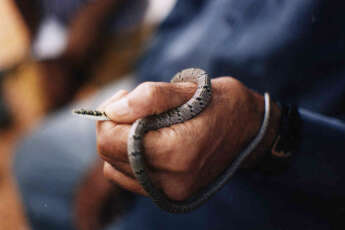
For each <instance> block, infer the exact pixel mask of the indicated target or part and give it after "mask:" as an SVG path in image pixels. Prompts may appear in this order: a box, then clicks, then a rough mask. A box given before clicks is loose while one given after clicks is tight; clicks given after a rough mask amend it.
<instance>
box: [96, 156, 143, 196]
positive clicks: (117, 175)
mask: <svg viewBox="0 0 345 230" xmlns="http://www.w3.org/2000/svg"><path fill="white" fill-rule="evenodd" d="M103 172H104V176H105V177H106V178H107V179H109V180H111V181H112V182H114V183H116V184H117V185H119V186H120V187H122V188H124V189H126V190H129V191H132V192H134V193H138V194H141V195H144V196H147V193H146V192H145V190H144V189H143V188H142V187H141V185H140V184H139V183H138V182H137V181H136V180H135V179H133V178H130V177H128V176H126V175H125V174H123V173H122V172H120V171H119V170H117V169H115V168H114V167H112V166H111V165H110V164H109V163H107V162H105V163H104V167H103Z"/></svg>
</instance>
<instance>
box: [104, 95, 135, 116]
mask: <svg viewBox="0 0 345 230" xmlns="http://www.w3.org/2000/svg"><path fill="white" fill-rule="evenodd" d="M129 111H130V108H129V106H128V100H127V98H122V99H121V100H119V101H117V102H115V103H111V104H109V105H108V106H107V107H106V108H105V113H106V114H107V115H108V116H109V117H110V118H115V119H116V117H121V116H125V115H127V114H128V113H129Z"/></svg>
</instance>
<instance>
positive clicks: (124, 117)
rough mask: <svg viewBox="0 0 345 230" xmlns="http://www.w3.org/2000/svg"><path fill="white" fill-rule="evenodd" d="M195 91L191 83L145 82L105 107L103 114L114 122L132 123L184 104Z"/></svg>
mask: <svg viewBox="0 0 345 230" xmlns="http://www.w3.org/2000/svg"><path fill="white" fill-rule="evenodd" d="M195 90H196V85H195V84H194V83H191V82H183V83H165V82H145V83H143V84H141V85H139V86H138V87H136V88H135V89H134V90H133V91H132V92H130V93H129V94H128V95H126V96H125V97H123V98H122V99H121V100H119V101H116V102H114V103H110V104H109V105H107V106H106V108H105V113H106V114H107V116H108V117H109V118H110V119H111V120H113V121H115V122H118V123H132V122H134V121H135V120H137V119H139V118H143V117H146V116H148V115H152V114H158V113H162V112H164V111H166V110H168V109H171V108H174V107H177V106H179V105H181V104H183V103H185V102H186V101H188V99H189V98H191V97H192V96H193V94H194V91H195Z"/></svg>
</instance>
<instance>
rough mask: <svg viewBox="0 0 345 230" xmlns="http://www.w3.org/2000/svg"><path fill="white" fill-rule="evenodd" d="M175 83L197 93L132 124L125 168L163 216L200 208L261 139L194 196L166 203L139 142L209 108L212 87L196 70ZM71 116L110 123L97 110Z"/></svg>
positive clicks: (177, 77)
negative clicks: (191, 84)
mask: <svg viewBox="0 0 345 230" xmlns="http://www.w3.org/2000/svg"><path fill="white" fill-rule="evenodd" d="M176 82H194V83H196V84H197V89H196V91H195V93H194V95H193V96H192V97H191V98H190V99H189V100H188V101H187V102H186V103H184V104H182V105H180V106H178V107H176V108H173V109H170V110H167V111H165V112H163V113H160V114H155V115H150V116H147V117H144V118H140V119H138V120H136V121H135V122H134V123H133V124H132V126H131V128H130V131H129V134H128V141H127V154H128V159H129V164H130V166H131V169H132V172H133V174H134V176H135V178H136V179H137V181H138V182H139V183H140V185H141V186H142V187H143V189H144V190H145V191H146V192H147V194H148V195H149V196H150V197H151V199H152V201H153V202H154V203H155V204H156V205H157V206H158V207H159V208H161V209H163V210H165V211H167V212H170V213H186V212H190V211H192V210H195V209H197V208H198V207H200V206H201V205H202V204H204V203H205V202H206V201H207V200H209V199H210V197H212V196H213V195H214V194H215V193H216V192H217V191H218V190H219V189H221V188H222V187H223V186H224V184H225V183H226V182H227V181H228V180H229V179H230V177H232V176H233V174H234V172H235V171H236V170H237V169H238V168H239V166H240V164H241V163H242V162H243V160H244V159H245V158H246V157H247V156H248V155H249V153H250V152H251V151H252V150H253V149H254V148H255V147H256V146H257V144H258V143H259V142H260V140H261V139H260V138H261V137H258V136H260V133H259V134H258V135H257V137H256V138H255V139H254V140H253V141H252V142H251V144H250V145H249V146H247V147H246V148H245V149H244V150H243V151H242V152H241V153H240V154H238V157H237V158H236V159H235V160H234V161H233V162H232V164H231V165H230V167H229V168H227V169H226V170H225V171H224V172H223V173H222V174H221V175H220V176H219V177H218V178H217V179H216V180H215V181H214V182H212V183H210V184H209V185H208V186H206V187H204V188H202V189H201V190H200V191H199V192H198V193H197V194H195V195H193V196H192V197H190V198H188V199H186V200H183V201H175V200H171V199H169V198H168V197H167V196H166V195H165V193H164V192H163V191H162V190H161V189H159V188H157V187H156V186H155V185H154V183H153V181H152V179H151V177H150V172H149V170H148V166H147V164H146V162H145V154H144V153H145V148H144V145H143V138H144V136H145V134H146V133H147V132H149V131H151V130H157V129H160V128H163V127H169V126H172V125H176V124H179V123H182V122H186V121H188V120H190V119H192V118H194V117H196V116H197V115H198V114H200V113H201V112H202V111H204V109H205V108H206V107H207V106H208V105H209V104H210V102H211V99H212V85H211V80H210V77H209V76H208V74H207V73H206V72H205V71H204V70H202V69H200V68H189V69H185V70H182V71H181V72H178V73H177V74H175V75H174V77H173V78H172V80H171V83H176ZM265 96H266V95H265ZM265 99H266V97H265ZM268 105H269V103H268ZM266 107H267V103H266ZM266 107H265V108H266ZM267 110H269V109H268V108H266V109H265V118H267V116H269V114H267ZM73 113H74V114H76V115H79V116H82V117H83V118H89V119H94V120H99V121H104V120H110V118H109V117H108V116H107V114H106V113H105V112H102V111H98V110H86V109H77V110H74V111H73ZM266 120H268V119H265V120H264V121H266ZM262 127H263V128H262ZM266 128H267V122H266V124H262V126H261V129H260V131H259V132H263V133H264V132H265V130H266ZM261 134H262V133H261ZM261 136H263V135H261Z"/></svg>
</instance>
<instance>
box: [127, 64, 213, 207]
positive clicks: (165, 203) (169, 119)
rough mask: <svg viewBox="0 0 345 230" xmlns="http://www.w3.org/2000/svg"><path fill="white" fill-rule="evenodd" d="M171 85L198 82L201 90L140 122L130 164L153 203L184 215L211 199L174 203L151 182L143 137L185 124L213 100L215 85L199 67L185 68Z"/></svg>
mask: <svg viewBox="0 0 345 230" xmlns="http://www.w3.org/2000/svg"><path fill="white" fill-rule="evenodd" d="M171 82H195V83H197V86H198V87H197V90H196V91H195V93H194V95H193V97H192V98H191V99H189V100H188V101H187V102H186V103H185V104H183V105H181V106H179V107H177V108H174V109H171V110H168V111H166V112H164V113H161V114H158V115H152V116H148V117H145V118H142V119H138V120H136V121H135V122H134V123H133V125H132V126H131V129H130V132H129V136H128V142H127V151H128V158H129V162H130V165H131V168H132V171H133V173H134V175H135V177H136V179H137V180H138V182H139V183H140V184H141V186H142V187H143V188H144V189H145V191H146V192H147V193H148V194H149V195H150V197H151V198H152V200H153V202H154V203H155V204H156V205H157V206H159V207H160V208H161V209H163V210H165V211H168V212H172V213H184V212H189V211H192V210H193V209H195V208H197V207H198V206H200V205H201V204H202V203H203V202H205V201H206V200H207V199H208V196H205V195H203V194H200V195H198V197H192V198H191V199H188V200H186V201H173V200H170V199H169V198H167V197H166V195H165V194H164V193H163V192H162V191H161V190H159V189H158V188H156V187H155V186H154V184H153V182H152V180H151V179H150V176H149V173H148V169H147V166H146V163H145V159H144V158H145V157H144V146H143V138H144V135H145V133H146V132H148V131H150V130H157V129H160V128H163V127H168V126H171V125H174V124H178V123H182V122H184V121H187V120H189V119H191V118H193V117H195V116H196V115H197V114H199V113H200V112H201V111H202V110H203V109H204V108H205V107H206V106H207V105H208V104H209V102H210V101H211V98H212V86H211V81H210V78H209V76H208V75H207V73H206V72H205V71H204V70H201V69H196V68H190V69H185V70H183V71H181V72H179V73H177V74H176V75H175V76H174V77H173V78H172V80H171Z"/></svg>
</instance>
